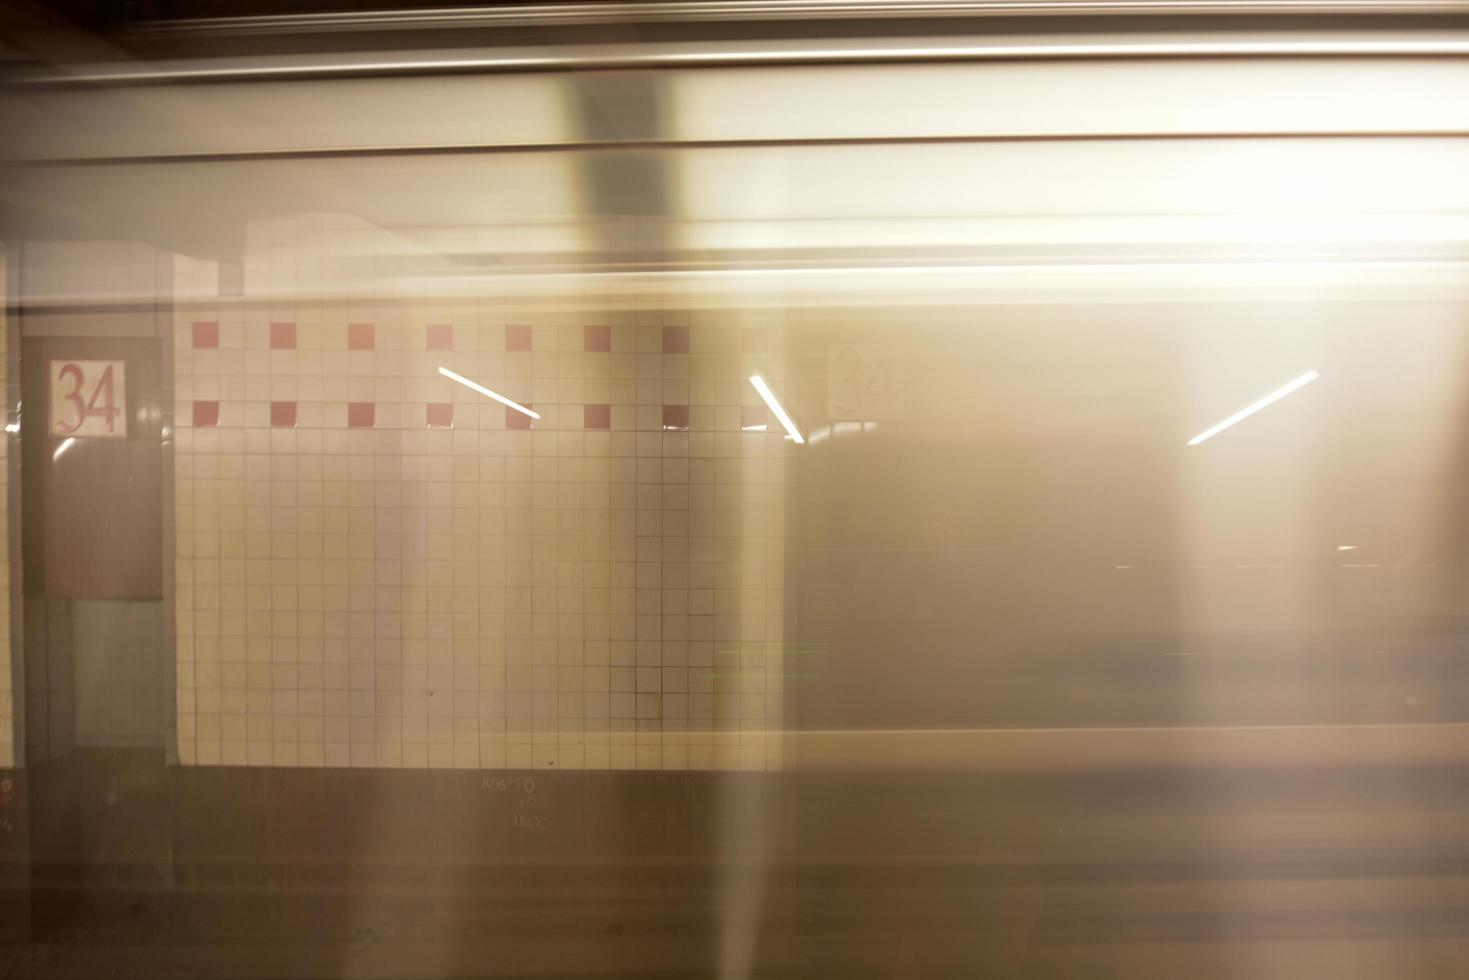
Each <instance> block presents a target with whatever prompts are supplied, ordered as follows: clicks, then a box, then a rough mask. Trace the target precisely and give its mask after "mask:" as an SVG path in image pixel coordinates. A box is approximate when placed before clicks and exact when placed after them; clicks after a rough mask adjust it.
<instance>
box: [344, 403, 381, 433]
mask: <svg viewBox="0 0 1469 980" xmlns="http://www.w3.org/2000/svg"><path fill="white" fill-rule="evenodd" d="M376 417H377V406H376V405H374V404H373V403H372V402H348V403H347V425H348V427H349V428H353V429H370V428H372V423H373V421H374V419H375V418H376Z"/></svg>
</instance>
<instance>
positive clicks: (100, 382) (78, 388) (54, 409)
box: [50, 360, 128, 438]
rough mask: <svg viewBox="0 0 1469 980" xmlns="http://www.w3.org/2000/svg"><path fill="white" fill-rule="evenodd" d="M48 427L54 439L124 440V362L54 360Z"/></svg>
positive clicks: (126, 421) (125, 390) (125, 408)
mask: <svg viewBox="0 0 1469 980" xmlns="http://www.w3.org/2000/svg"><path fill="white" fill-rule="evenodd" d="M50 428H51V435H52V436H54V437H57V438H66V437H73V436H98V437H102V438H123V437H126V436H127V434H128V412H127V363H126V362H124V361H61V360H53V361H52V362H51V427H50Z"/></svg>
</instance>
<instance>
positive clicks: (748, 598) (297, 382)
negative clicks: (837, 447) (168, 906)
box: [175, 283, 787, 769]
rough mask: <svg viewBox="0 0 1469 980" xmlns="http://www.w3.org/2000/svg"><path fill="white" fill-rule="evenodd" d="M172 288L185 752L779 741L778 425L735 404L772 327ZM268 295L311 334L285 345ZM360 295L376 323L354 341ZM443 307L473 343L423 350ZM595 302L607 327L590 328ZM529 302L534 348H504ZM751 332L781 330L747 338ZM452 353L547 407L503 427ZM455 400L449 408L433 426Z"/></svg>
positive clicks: (416, 761) (753, 750)
mask: <svg viewBox="0 0 1469 980" xmlns="http://www.w3.org/2000/svg"><path fill="white" fill-rule="evenodd" d="M188 286H189V284H187V283H181V284H180V291H181V293H185V294H187V293H188V292H189V291H190V289H189V288H188ZM196 294H197V293H196ZM178 317H179V318H178V322H177V323H176V325H175V363H176V370H177V378H176V381H177V396H178V412H177V417H178V420H179V428H178V434H177V455H176V474H177V485H176V493H177V581H178V595H177V599H178V603H177V617H178V722H179V726H178V730H179V746H178V747H179V756H180V759H181V761H182V762H183V763H185V764H201V765H216V764H224V765H241V764H249V765H285V766H297V765H299V766H322V765H326V766H389V767H463V768H476V767H484V768H501V767H510V768H533V767H555V768H568V769H582V768H586V769H606V768H621V769H684V768H698V769H714V768H721V769H767V768H778V767H780V765H781V763H782V744H781V736H780V728H781V720H782V705H783V684H782V662H783V653H782V645H781V639H782V633H783V619H784V616H783V608H782V602H783V599H782V595H783V589H784V581H783V569H784V565H783V561H784V555H783V551H784V523H783V522H784V481H785V466H786V451H787V448H786V444H785V443H784V442H783V437H782V435H781V433H780V430H779V428H778V426H775V425H774V424H772V425H771V427H770V428H771V429H772V430H773V431H766V432H759V431H742V430H741V424H742V421H748V418H747V414H748V413H751V412H754V413H756V414H758V413H759V411H760V410H759V408H758V406H759V405H760V402H759V399H758V396H757V395H756V394H755V392H754V391H753V389H752V388H751V387H750V385H749V384H748V383H747V381H746V377H747V375H748V374H749V373H750V370H751V365H752V364H754V363H756V362H757V361H758V363H759V366H760V368H761V369H762V370H766V371H771V370H772V369H773V367H772V365H774V368H777V369H778V364H775V363H774V362H773V361H772V357H773V352H775V351H778V349H779V341H780V338H779V335H778V333H777V332H775V331H772V330H768V329H764V328H762V329H761V330H760V331H759V332H758V333H755V332H751V333H746V332H745V331H743V330H742V329H741V327H740V325H739V323H737V322H735V321H734V320H732V319H721V318H718V317H709V316H707V315H706V316H704V317H703V318H702V319H700V320H695V319H693V318H691V317H686V316H674V315H671V314H667V313H657V314H646V315H640V314H620V315H615V316H599V317H585V316H582V315H570V314H566V313H547V312H545V311H541V312H540V313H534V314H533V313H523V314H521V313H514V312H511V311H508V310H506V309H504V308H503V306H501V305H500V304H497V303H495V302H492V301H486V302H485V303H483V304H473V303H470V304H460V305H455V306H448V305H444V306H434V305H427V304H413V303H384V304H380V305H378V306H375V307H372V308H365V307H351V306H345V305H341V306H334V305H330V304H322V305H304V304H302V305H296V306H293V307H291V308H288V309H272V308H269V307H268V306H266V305H264V304H257V303H252V302H251V301H250V297H249V296H248V294H247V296H246V297H245V298H244V299H243V300H220V301H217V302H203V303H191V304H189V305H188V306H187V307H185V308H181V309H180V310H179V314H178ZM196 322H197V323H201V324H218V327H217V342H218V347H217V348H207V347H206V348H197V349H196V348H195V346H194V342H195V329H194V324H195V323H196ZM272 323H294V324H295V325H296V326H295V338H296V345H297V346H296V348H295V349H271V347H270V343H271V337H272V327H271V324H272ZM363 323H371V324H372V326H373V329H372V335H373V341H374V348H373V349H371V350H360V349H359V350H352V349H349V348H348V344H349V326H348V325H349V324H363ZM431 324H450V325H452V343H453V349H452V350H430V349H427V348H428V344H429V337H430V331H429V326H430V325H431ZM604 325H605V326H610V331H607V332H606V334H607V335H610V348H611V349H610V351H606V352H602V351H587V350H586V349H585V348H586V346H587V344H588V342H589V332H588V331H587V330H586V327H588V326H594V327H597V326H604ZM521 326H528V327H529V337H530V341H531V349H530V350H507V349H506V348H507V339H508V340H509V341H510V343H511V346H514V345H515V343H516V341H518V340H521V339H523V338H524V336H525V331H523V330H518V329H517V330H510V329H507V328H511V327H521ZM665 327H672V328H675V329H674V330H673V331H671V332H669V333H668V334H667V336H665V330H664V328H665ZM676 328H687V334H686V336H687V338H688V340H687V349H688V352H687V353H679V352H677V350H678V348H679V346H680V343H679V338H680V333H679V331H678V329H676ZM215 332H216V331H215V330H214V328H212V327H208V326H205V327H203V328H201V334H200V336H201V339H202V340H203V341H204V342H206V343H207V342H209V340H210V339H211V337H212V335H213V334H214V333H215ZM275 333H276V335H277V338H278V339H284V337H285V335H286V334H287V333H288V331H285V330H283V329H281V328H277V329H276V331H275ZM591 335H592V336H601V335H602V332H601V331H593V332H592V334H591ZM356 336H357V337H358V338H359V342H360V338H361V337H362V332H361V328H358V331H357V334H356ZM434 336H435V337H436V338H438V337H441V336H442V331H438V330H436V331H434ZM752 338H754V340H755V345H756V346H768V347H769V348H770V350H769V351H767V352H760V351H756V352H752V353H742V343H743V344H745V345H748V344H750V342H751V339H752ZM592 342H593V343H594V344H595V343H596V341H592ZM665 347H668V348H669V349H670V352H665ZM441 364H442V365H446V366H448V367H450V368H451V369H452V370H454V371H456V372H458V373H460V374H463V375H466V376H468V377H470V378H473V379H476V380H478V381H480V382H481V383H483V384H485V385H487V386H489V387H491V388H493V389H495V390H496V391H499V392H501V393H503V394H505V395H507V396H508V397H510V398H512V399H515V400H517V401H519V402H521V403H523V404H528V405H531V406H533V408H534V410H536V411H538V412H539V413H540V414H541V416H542V418H541V419H540V420H539V421H537V422H535V423H534V425H533V427H532V428H530V429H529V430H523V429H511V428H508V427H507V421H509V422H513V421H514V420H515V419H517V418H520V416H517V415H516V414H515V413H513V412H510V411H509V410H507V409H506V408H504V407H503V406H501V405H500V404H498V403H495V402H492V401H490V400H489V399H487V398H485V397H484V396H483V395H480V394H478V393H475V392H472V391H470V390H468V389H466V388H463V387H461V386H459V385H457V384H455V383H454V382H452V381H449V380H447V379H445V378H442V377H440V376H439V375H437V373H436V369H437V367H438V366H439V365H441ZM775 376H776V377H778V375H775ZM273 401H274V402H287V401H290V402H295V403H296V424H295V425H294V426H285V425H276V426H272V424H271V420H272V411H271V407H270V403H271V402H273ZM196 402H197V403H200V404H201V406H203V407H202V408H201V409H200V410H199V412H198V413H197V414H196V410H195V407H194V406H195V403H196ZM212 402H217V403H218V424H217V425H208V424H205V425H195V421H196V419H197V420H198V421H201V422H209V421H210V420H211V419H212V418H213V410H212V408H211V407H210V406H209V405H208V403H212ZM354 402H356V403H364V402H366V403H371V404H372V405H373V406H374V413H373V415H374V418H373V423H374V424H373V427H372V428H360V427H359V428H353V427H350V426H349V410H348V407H347V406H348V404H349V403H354ZM442 403H452V405H453V419H452V422H453V425H452V428H437V427H436V428H430V427H429V426H428V425H427V419H428V414H427V413H428V408H427V406H429V405H430V404H442ZM585 405H608V406H610V412H609V413H607V415H608V418H609V421H610V428H609V429H607V430H589V429H587V428H585V424H586V423H588V422H591V423H593V424H596V422H597V421H598V415H599V413H598V412H595V411H594V412H586V411H585V410H584V407H583V406H585ZM665 405H675V406H678V405H687V406H688V413H687V418H688V430H687V431H667V430H665V428H664V421H665V415H664V406H665ZM742 410H743V411H742ZM287 417H288V413H285V412H278V413H277V415H276V416H275V418H276V420H277V421H283V420H284V419H286V418H287ZM671 418H672V419H673V420H674V421H678V413H677V412H675V413H673V415H672V416H671Z"/></svg>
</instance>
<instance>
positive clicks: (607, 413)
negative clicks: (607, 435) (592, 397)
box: [581, 405, 612, 429]
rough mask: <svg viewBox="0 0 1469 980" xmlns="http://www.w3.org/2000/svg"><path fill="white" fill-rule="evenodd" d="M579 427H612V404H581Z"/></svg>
mask: <svg viewBox="0 0 1469 980" xmlns="http://www.w3.org/2000/svg"><path fill="white" fill-rule="evenodd" d="M581 427H582V428H583V429H610V428H612V406H611V405H583V406H582V407H581Z"/></svg>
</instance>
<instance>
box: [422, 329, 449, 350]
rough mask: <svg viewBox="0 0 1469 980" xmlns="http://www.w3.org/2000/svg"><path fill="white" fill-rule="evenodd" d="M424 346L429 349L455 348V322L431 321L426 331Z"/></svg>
mask: <svg viewBox="0 0 1469 980" xmlns="http://www.w3.org/2000/svg"><path fill="white" fill-rule="evenodd" d="M424 346H425V347H426V348H428V349H429V350H453V349H454V324H452V323H430V324H429V325H428V330H427V331H425V333H424Z"/></svg>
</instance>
